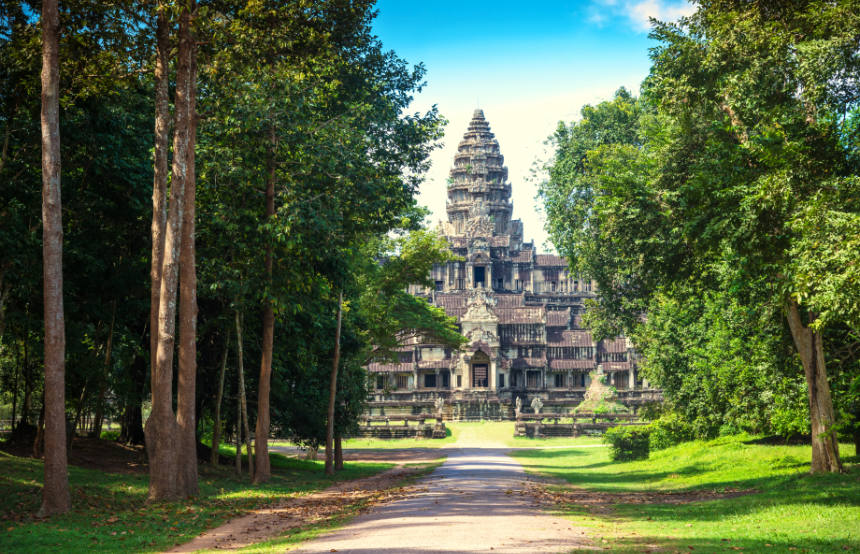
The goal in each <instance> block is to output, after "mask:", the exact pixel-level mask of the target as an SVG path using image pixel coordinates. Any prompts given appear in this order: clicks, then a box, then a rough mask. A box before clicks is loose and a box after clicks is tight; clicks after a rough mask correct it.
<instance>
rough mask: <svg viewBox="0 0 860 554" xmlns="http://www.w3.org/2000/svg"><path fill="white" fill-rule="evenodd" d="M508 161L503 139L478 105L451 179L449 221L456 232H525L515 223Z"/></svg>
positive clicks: (462, 141) (456, 156)
mask: <svg viewBox="0 0 860 554" xmlns="http://www.w3.org/2000/svg"><path fill="white" fill-rule="evenodd" d="M504 163H505V158H504V156H502V154H501V152H500V150H499V142H498V141H497V140H496V138H495V135H494V134H493V133H492V131H490V124H489V123H488V122H487V119H486V117H485V116H484V111H483V110H482V109H480V108H478V109H476V110H475V111H474V112H473V113H472V120H471V121H470V122H469V127H468V128H467V129H466V132H465V133H464V135H463V140H461V141H460V144H459V146H458V148H457V154H456V155H455V156H454V167H453V168H452V169H451V173H450V177H451V178H450V179H449V181H448V205H447V211H448V222H449V224H450V226H449V229H450V230H451V232H452V233H453V234H455V235H467V234H476V233H478V234H480V235H482V236H498V235H512V234H517V231H518V230H519V234H521V233H522V231H521V225H512V223H514V222H512V221H511V214H512V212H513V205H512V204H511V202H510V199H511V185H510V183H508V169H507V168H506V167H505V165H504Z"/></svg>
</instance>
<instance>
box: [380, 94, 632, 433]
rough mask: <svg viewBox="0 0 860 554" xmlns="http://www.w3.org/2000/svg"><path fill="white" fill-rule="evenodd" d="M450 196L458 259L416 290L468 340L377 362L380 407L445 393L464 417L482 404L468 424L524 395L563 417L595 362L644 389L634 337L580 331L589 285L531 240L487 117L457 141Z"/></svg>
mask: <svg viewBox="0 0 860 554" xmlns="http://www.w3.org/2000/svg"><path fill="white" fill-rule="evenodd" d="M447 193H448V204H447V212H448V221H447V222H445V223H441V224H440V227H441V229H440V231H441V234H442V235H444V236H445V238H446V240H447V241H448V244H449V245H450V248H451V251H452V253H454V254H455V255H456V256H457V259H456V260H451V261H448V262H446V263H443V264H437V265H436V266H434V267H433V269H432V270H431V280H432V282H433V285H432V287H425V286H423V285H412V286H410V287H409V290H410V292H411V293H412V294H415V295H416V296H419V297H422V298H425V299H426V300H427V301H428V302H430V303H431V304H433V305H435V306H438V307H440V308H442V309H444V310H445V313H446V314H448V315H449V316H451V317H455V318H457V323H458V325H459V327H460V331H461V332H462V334H463V335H464V336H465V337H466V338H467V343H466V344H465V345H463V347H462V348H460V349H458V350H453V351H452V350H451V349H449V348H446V347H445V346H443V345H441V344H434V343H433V342H432V341H430V340H425V339H423V338H415V339H414V340H413V341H412V342H410V343H409V344H406V345H404V346H403V347H402V350H401V352H400V359H399V361H398V362H397V363H388V362H377V363H371V364H370V365H369V366H368V371H369V372H370V373H371V374H372V375H374V376H375V380H376V386H375V390H376V392H375V393H374V402H380V404H377V405H376V406H377V407H378V408H380V409H381V408H382V407H384V406H391V405H392V404H391V402H392V401H394V400H395V399H401V400H403V401H406V402H407V404H404V406H409V409H410V410H411V409H412V408H411V406H412V405H409V404H408V402H423V401H426V400H427V399H428V398H433V397H434V396H428V395H435V397H438V396H439V395H443V396H445V397H446V398H447V399H449V400H450V401H451V402H452V403H453V404H454V405H456V406H459V407H460V408H458V409H461V408H462V409H465V410H470V409H472V408H474V407H475V406H478V405H480V406H483V408H481V409H480V410H481V411H480V413H477V412H475V413H473V414H471V415H469V414H465V413H461V414H460V416H461V417H499V416H500V415H502V414H503V413H507V412H505V410H508V409H510V410H512V408H510V407H511V406H513V403H514V402H515V399H516V398H519V397H522V398H524V399H525V400H526V403H528V401H529V400H530V399H532V398H533V397H535V396H540V398H541V399H542V401H544V403H545V404H546V406H547V407H548V408H547V409H550V407H551V406H555V407H556V408H553V409H558V410H561V411H562V413H566V412H567V411H568V410H569V408H570V407H572V406H575V405H577V404H578V403H579V402H580V401H581V400H582V398H583V396H584V394H585V390H586V388H587V386H588V384H589V379H590V378H589V374H590V372H592V371H594V370H595V369H597V367H598V364H599V365H600V367H601V368H602V370H603V371H604V372H605V373H606V374H608V375H609V379H610V384H612V385H613V386H614V387H616V388H617V389H618V390H619V393H620V392H622V391H630V390H631V389H636V388H641V387H642V381H641V379H640V378H638V376H637V374H636V356H635V352H633V350H632V344H631V343H630V342H629V341H628V340H627V339H626V338H625V337H618V338H616V339H611V340H610V339H603V340H599V341H595V340H594V338H593V337H592V335H591V331H590V330H588V329H586V328H584V327H583V326H582V313H583V312H584V310H585V305H584V303H585V301H586V300H589V299H594V298H595V291H594V284H593V283H592V281H591V280H590V279H588V278H586V277H585V276H582V275H577V274H576V273H575V272H573V271H572V270H571V269H570V268H569V267H568V265H567V262H566V260H564V259H563V258H561V257H559V256H557V255H555V254H542V253H540V252H538V251H537V248H535V245H534V243H533V242H532V241H524V240H523V224H522V222H521V221H520V220H517V219H512V213H513V205H512V203H511V184H510V182H509V181H508V170H507V168H506V167H505V159H504V158H503V157H502V154H501V152H500V151H499V143H498V141H497V140H496V138H495V136H494V135H493V133H492V132H491V131H490V125H489V124H488V123H487V120H486V118H485V117H484V112H483V111H482V110H475V112H474V113H473V115H472V120H471V122H470V123H469V127H468V128H467V129H466V132H465V134H464V135H463V139H462V140H461V141H460V144H459V147H458V149H457V153H456V155H455V156H454V167H453V168H452V169H451V173H450V179H449V180H448V184H447ZM629 394H630V399H631V401H637V400H636V398H639V397H638V396H637V394H638V391H635V390H633V392H630V393H629ZM386 402H388V404H385V403H386ZM371 406H373V404H372V403H371ZM469 406H472V408H469ZM510 413H513V412H512V411H511V412H510ZM455 417H457V416H455Z"/></svg>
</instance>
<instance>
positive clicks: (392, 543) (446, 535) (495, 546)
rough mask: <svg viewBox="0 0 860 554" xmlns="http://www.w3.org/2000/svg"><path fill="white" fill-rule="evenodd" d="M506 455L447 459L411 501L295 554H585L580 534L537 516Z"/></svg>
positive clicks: (480, 453)
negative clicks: (571, 553)
mask: <svg viewBox="0 0 860 554" xmlns="http://www.w3.org/2000/svg"><path fill="white" fill-rule="evenodd" d="M509 450H510V449H507V448H469V447H464V448H459V449H456V450H450V451H448V459H447V461H446V462H445V464H443V465H442V466H441V467H439V468H438V469H437V470H436V471H435V472H433V473H432V474H431V475H429V476H428V477H427V478H426V479H425V480H424V481H422V482H420V483H419V485H420V487H421V488H420V489H419V492H417V493H416V494H414V495H413V496H411V497H409V498H406V499H403V500H399V501H396V502H392V503H390V504H386V505H383V506H380V507H378V508H376V509H373V510H371V511H370V512H368V513H366V514H364V515H361V516H359V517H357V518H356V519H354V520H353V521H352V522H351V523H350V524H348V525H347V526H346V527H343V528H341V529H339V530H337V531H334V532H332V533H330V534H327V535H325V536H323V537H320V538H318V539H316V540H313V541H311V542H308V543H305V544H304V545H303V546H302V548H300V549H299V550H297V551H296V552H303V553H305V552H306V553H310V552H350V553H394V552H398V553H436V552H438V553H443V552H494V553H496V552H502V553H508V552H511V553H513V552H566V551H569V550H572V549H575V548H580V549H582V548H589V541H588V540H587V539H586V534H585V530H584V529H580V528H576V527H574V526H573V525H572V524H571V522H570V521H568V520H565V519H562V518H559V517H555V516H551V515H549V514H547V513H545V512H542V511H541V510H540V508H539V507H538V505H537V503H536V502H535V500H534V498H533V497H531V496H530V495H529V494H528V493H527V492H526V488H527V487H526V483H527V482H528V481H531V480H533V478H532V477H531V476H529V475H527V474H526V473H525V471H524V470H523V468H522V466H521V465H520V464H519V463H517V462H516V461H515V460H514V459H513V458H511V457H509V456H507V455H506V452H508V451H509Z"/></svg>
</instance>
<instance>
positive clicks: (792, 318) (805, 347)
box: [787, 299, 842, 473]
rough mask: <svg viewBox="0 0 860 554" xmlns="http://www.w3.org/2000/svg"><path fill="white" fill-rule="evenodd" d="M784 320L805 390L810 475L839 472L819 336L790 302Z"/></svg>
mask: <svg viewBox="0 0 860 554" xmlns="http://www.w3.org/2000/svg"><path fill="white" fill-rule="evenodd" d="M787 317H788V325H789V327H790V328H791V336H792V338H793V339H794V345H795V347H796V348H797V353H798V354H799V355H800V362H801V363H802V364H803V371H804V374H805V375H806V385H807V388H808V389H809V390H808V399H809V421H810V423H811V424H812V465H811V467H810V472H811V473H821V472H841V471H842V461H841V460H840V459H839V441H838V440H837V437H836V431H835V430H834V429H833V423H834V420H835V417H834V414H833V402H832V400H831V397H830V383H829V382H828V381H827V368H826V366H825V364H824V346H823V342H822V339H821V333H819V332H817V331H815V330H814V329H811V328H809V327H808V326H807V325H804V324H803V320H802V318H801V316H800V307H799V306H798V304H797V302H796V301H795V300H794V299H790V300H789V301H788V306H787Z"/></svg>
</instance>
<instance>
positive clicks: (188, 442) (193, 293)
mask: <svg viewBox="0 0 860 554" xmlns="http://www.w3.org/2000/svg"><path fill="white" fill-rule="evenodd" d="M188 10H189V11H190V13H189V14H188V16H187V17H186V15H185V14H183V18H182V20H181V21H180V24H179V35H180V36H179V40H180V55H183V54H184V55H185V57H187V63H188V77H187V78H186V79H187V87H188V88H187V102H186V103H187V106H186V112H185V116H186V118H187V123H186V124H185V125H186V126H187V132H188V138H187V141H188V142H187V145H186V149H185V155H186V161H185V164H186V165H185V181H184V185H185V205H184V210H183V211H182V247H181V250H180V255H179V259H180V262H179V268H180V269H179V271H180V275H179V283H180V291H179V370H178V379H177V381H178V384H177V388H176V423H177V426H178V430H179V437H178V439H177V446H178V452H177V454H176V455H177V461H178V463H179V474H180V477H179V478H180V484H181V489H182V496H185V497H188V496H194V495H196V494H197V491H198V486H197V435H196V431H197V418H196V413H195V408H196V384H197V267H196V262H195V257H196V252H195V244H194V232H195V221H194V220H195V202H196V190H195V186H196V176H195V171H194V163H195V157H194V148H195V143H196V137H197V124H196V116H195V114H196V88H197V87H196V83H197V60H196V57H197V56H196V53H197V46H196V43H195V38H194V35H193V33H192V25H193V21H192V19H193V17H194V13H195V10H196V2H195V1H194V0H191V1H190V2H189V6H188ZM183 44H185V45H186V48H187V52H184V51H183V48H182V45H183Z"/></svg>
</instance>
